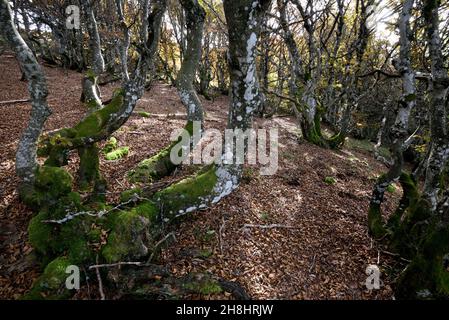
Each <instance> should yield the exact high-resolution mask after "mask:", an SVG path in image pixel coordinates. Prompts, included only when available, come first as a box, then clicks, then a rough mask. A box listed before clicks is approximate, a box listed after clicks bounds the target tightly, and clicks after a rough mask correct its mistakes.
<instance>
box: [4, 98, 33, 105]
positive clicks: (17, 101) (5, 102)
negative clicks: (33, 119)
mask: <svg viewBox="0 0 449 320" xmlns="http://www.w3.org/2000/svg"><path fill="white" fill-rule="evenodd" d="M25 102H30V99H19V100H9V101H0V106H3V105H7V104H17V103H25Z"/></svg>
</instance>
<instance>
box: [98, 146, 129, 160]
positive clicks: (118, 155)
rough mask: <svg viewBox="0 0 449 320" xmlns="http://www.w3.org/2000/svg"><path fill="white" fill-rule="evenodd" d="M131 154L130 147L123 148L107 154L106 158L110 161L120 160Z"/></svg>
mask: <svg viewBox="0 0 449 320" xmlns="http://www.w3.org/2000/svg"><path fill="white" fill-rule="evenodd" d="M128 154H129V147H122V148H119V149H117V150H114V151H111V152H109V153H107V154H106V155H105V156H104V157H105V159H106V160H108V161H114V160H119V159H122V158H124V157H126V156H127V155H128Z"/></svg>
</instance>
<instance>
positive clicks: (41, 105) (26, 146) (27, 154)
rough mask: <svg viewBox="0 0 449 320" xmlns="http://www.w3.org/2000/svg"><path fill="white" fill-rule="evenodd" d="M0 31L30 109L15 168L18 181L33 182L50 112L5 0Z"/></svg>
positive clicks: (41, 79)
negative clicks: (11, 53)
mask: <svg viewBox="0 0 449 320" xmlns="http://www.w3.org/2000/svg"><path fill="white" fill-rule="evenodd" d="M0 31H1V32H2V33H3V36H4V38H5V39H6V41H7V42H8V44H9V45H10V46H11V48H12V49H13V50H14V51H15V53H16V56H17V60H18V61H19V64H20V67H21V70H23V72H24V74H25V76H26V78H27V80H28V91H29V93H30V96H31V105H32V111H31V117H30V121H29V123H28V126H27V127H26V129H25V132H24V133H23V135H22V137H21V139H20V141H19V147H18V149H17V155H16V171H17V175H18V176H19V177H20V179H21V180H22V181H21V182H22V184H24V185H25V186H27V185H28V186H30V185H33V184H34V179H35V173H36V169H37V167H38V165H37V161H36V153H37V141H38V139H39V136H40V134H41V132H42V129H43V127H44V124H45V121H46V120H47V118H48V117H49V116H50V114H51V110H50V108H49V107H48V104H47V95H48V89H47V82H46V79H45V75H44V72H43V71H42V69H41V67H40V66H39V63H38V62H37V60H36V58H35V56H34V54H33V52H32V51H31V50H30V48H29V47H28V46H27V44H26V43H25V41H24V40H23V39H22V37H21V36H20V34H19V33H18V32H17V29H16V27H15V25H14V22H13V18H12V13H11V8H10V7H9V3H8V1H7V0H1V1H0Z"/></svg>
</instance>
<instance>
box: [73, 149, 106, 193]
mask: <svg viewBox="0 0 449 320" xmlns="http://www.w3.org/2000/svg"><path fill="white" fill-rule="evenodd" d="M78 154H79V157H80V166H79V169H78V184H79V187H80V189H81V190H88V189H89V188H90V187H91V186H93V185H94V184H95V183H96V182H97V181H98V180H99V179H100V176H101V175H100V159H99V158H98V148H97V146H96V145H92V146H87V147H84V148H80V149H78Z"/></svg>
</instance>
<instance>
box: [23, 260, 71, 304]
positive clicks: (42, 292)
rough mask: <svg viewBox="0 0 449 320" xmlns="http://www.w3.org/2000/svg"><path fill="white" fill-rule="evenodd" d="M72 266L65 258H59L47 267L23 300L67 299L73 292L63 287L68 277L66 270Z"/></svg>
mask: <svg viewBox="0 0 449 320" xmlns="http://www.w3.org/2000/svg"><path fill="white" fill-rule="evenodd" d="M70 265H72V263H71V261H70V260H69V259H67V258H66V257H59V258H56V259H55V260H53V261H52V262H51V263H49V264H48V265H47V267H46V268H45V270H44V273H43V274H42V275H41V276H40V277H39V278H38V279H37V280H36V282H35V283H34V285H33V287H32V289H31V291H30V292H29V293H28V294H26V295H25V296H24V297H23V299H26V300H44V299H45V300H57V299H67V298H69V297H70V296H71V295H72V293H73V292H71V291H69V290H68V289H67V288H66V287H65V281H66V279H67V277H68V274H67V273H66V269H67V267H68V266H70Z"/></svg>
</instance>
